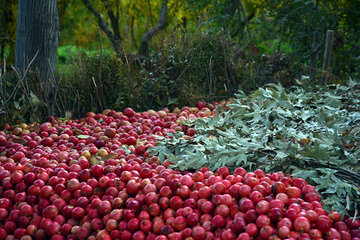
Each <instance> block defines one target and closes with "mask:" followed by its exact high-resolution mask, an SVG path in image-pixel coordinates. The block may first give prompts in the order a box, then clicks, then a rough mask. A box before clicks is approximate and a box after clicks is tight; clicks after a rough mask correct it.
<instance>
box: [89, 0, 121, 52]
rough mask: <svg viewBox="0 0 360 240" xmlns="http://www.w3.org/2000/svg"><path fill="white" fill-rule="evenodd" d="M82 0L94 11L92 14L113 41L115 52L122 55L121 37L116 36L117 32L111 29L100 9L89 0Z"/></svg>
mask: <svg viewBox="0 0 360 240" xmlns="http://www.w3.org/2000/svg"><path fill="white" fill-rule="evenodd" d="M82 2H83V3H84V5H85V6H86V7H87V9H88V10H89V11H90V12H92V14H94V16H95V17H96V18H97V20H98V24H99V27H100V28H101V30H103V31H104V32H105V34H106V36H107V37H108V38H109V39H110V41H111V43H112V45H113V47H114V50H115V52H116V53H117V54H118V55H119V56H121V55H122V44H121V39H120V38H119V37H120V36H116V34H114V33H113V32H112V31H111V30H110V28H109V26H108V24H107V23H106V22H105V21H104V19H103V18H102V17H101V15H100V13H99V12H98V11H96V9H95V8H94V7H93V6H92V5H91V3H90V2H89V1H88V0H82ZM109 17H110V16H109ZM119 35H120V34H119Z"/></svg>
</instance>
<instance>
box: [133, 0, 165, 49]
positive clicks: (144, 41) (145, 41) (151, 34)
mask: <svg viewBox="0 0 360 240" xmlns="http://www.w3.org/2000/svg"><path fill="white" fill-rule="evenodd" d="M167 3H168V0H163V1H162V2H161V8H160V16H159V22H158V24H157V25H156V26H155V27H153V28H152V29H150V30H149V31H147V32H146V33H144V35H143V36H142V38H141V42H140V50H139V54H140V55H142V56H148V54H149V41H150V40H151V39H152V38H153V37H154V36H155V35H156V34H158V33H159V32H160V31H161V30H163V29H164V28H165V27H166V26H167V22H166V15H167Z"/></svg>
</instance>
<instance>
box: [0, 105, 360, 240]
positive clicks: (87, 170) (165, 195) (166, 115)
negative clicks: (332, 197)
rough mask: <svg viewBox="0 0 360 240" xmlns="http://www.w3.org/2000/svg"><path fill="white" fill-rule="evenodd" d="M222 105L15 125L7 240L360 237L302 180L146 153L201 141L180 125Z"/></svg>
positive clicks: (3, 196)
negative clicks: (171, 141) (180, 138)
mask: <svg viewBox="0 0 360 240" xmlns="http://www.w3.org/2000/svg"><path fill="white" fill-rule="evenodd" d="M218 104H220V105H225V104H226V102H221V103H214V104H210V105H205V103H204V102H199V103H198V104H197V107H196V108H189V107H184V108H182V109H176V110H175V111H174V112H172V113H171V112H169V111H168V110H167V109H164V110H161V111H157V112H155V111H153V110H149V111H147V112H143V113H135V112H134V111H133V110H132V109H131V108H127V109H125V110H124V112H116V111H112V110H105V111H104V112H103V113H102V114H94V113H88V114H86V117H85V118H83V119H80V120H67V121H62V120H60V119H55V118H54V117H49V118H48V122H46V123H43V124H36V123H35V124H31V125H26V124H20V125H19V126H16V127H14V126H8V125H7V126H6V131H0V181H1V185H0V240H2V239H6V240H10V239H22V240H27V239H54V240H61V239H122V240H130V239H132V240H143V239H148V240H153V239H154V240H166V239H169V240H178V239H187V240H192V239H194V240H201V239H207V240H210V239H217V240H220V239H221V240H230V239H238V240H246V239H259V240H260V239H273V240H275V239H301V240H305V239H343V240H347V239H356V240H358V239H360V220H359V219H353V218H348V217H344V218H341V216H340V214H339V213H338V212H334V211H332V212H330V213H328V212H326V211H325V210H324V209H323V208H322V204H321V202H320V198H319V196H318V194H317V193H316V192H315V188H314V187H313V186H311V185H309V184H307V182H306V181H305V180H303V179H300V178H292V177H291V176H289V175H285V174H284V173H282V172H277V173H272V174H264V172H263V171H262V170H259V169H258V170H256V171H254V172H246V171H245V170H244V169H243V168H241V167H239V168H237V169H236V170H235V171H234V173H233V174H230V172H229V170H228V169H227V168H226V167H222V168H219V169H218V170H217V171H216V172H212V171H210V170H209V169H208V168H206V167H203V168H202V169H200V171H198V172H179V171H176V170H173V169H168V168H167V167H168V165H169V163H168V162H166V161H165V162H164V163H163V164H160V161H159V158H157V157H149V156H148V155H149V152H148V149H149V148H151V147H153V146H154V145H155V144H156V139H157V137H156V136H166V133H167V132H175V131H183V132H184V133H185V134H186V135H187V136H188V137H191V136H193V135H194V134H195V130H194V129H193V128H189V127H187V126H185V125H182V124H181V121H184V120H186V119H189V118H190V119H193V118H196V117H211V116H212V115H213V113H214V106H216V105H218ZM5 132H6V133H5ZM123 146H126V148H127V149H129V150H130V153H129V152H127V151H126V149H124V148H123Z"/></svg>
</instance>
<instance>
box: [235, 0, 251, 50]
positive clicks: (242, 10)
mask: <svg viewBox="0 0 360 240" xmlns="http://www.w3.org/2000/svg"><path fill="white" fill-rule="evenodd" d="M239 5H240V7H241V12H242V15H243V17H244V21H245V25H246V29H247V32H248V34H249V38H250V42H251V44H254V43H253V40H252V36H251V32H250V27H249V22H248V20H247V17H246V14H245V9H244V6H243V4H242V2H241V0H239ZM238 7H239V6H238Z"/></svg>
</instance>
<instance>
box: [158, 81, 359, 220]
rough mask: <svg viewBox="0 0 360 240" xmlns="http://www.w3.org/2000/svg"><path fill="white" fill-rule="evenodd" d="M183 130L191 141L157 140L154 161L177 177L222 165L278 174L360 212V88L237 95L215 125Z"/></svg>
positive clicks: (202, 121) (206, 122) (274, 89)
mask: <svg viewBox="0 0 360 240" xmlns="http://www.w3.org/2000/svg"><path fill="white" fill-rule="evenodd" d="M185 124H188V125H191V126H194V128H195V129H196V131H197V134H196V136H195V137H194V138H191V139H186V138H184V137H183V136H182V135H181V134H180V133H177V134H174V135H172V136H171V138H166V139H163V141H160V142H159V143H158V145H157V146H156V147H154V148H153V152H152V155H158V156H159V157H160V159H161V160H164V159H167V160H169V161H170V162H173V163H175V165H174V166H175V167H177V168H179V169H180V170H190V169H199V168H200V167H202V166H208V167H209V168H211V169H212V170H214V169H217V168H219V167H221V166H225V165H226V166H228V167H230V168H235V167H238V166H241V167H244V168H246V169H248V170H254V169H256V168H260V169H263V170H264V171H266V172H275V171H284V172H286V173H290V174H291V175H292V176H297V177H301V178H304V179H306V180H307V181H308V182H309V183H311V184H313V185H315V186H316V187H317V190H318V191H319V192H320V193H321V194H322V196H323V197H324V199H323V202H324V204H325V207H327V208H328V210H329V209H330V208H332V209H334V210H337V211H340V212H341V213H345V212H351V213H352V214H355V215H356V214H357V209H358V208H359V206H360V189H359V187H360V173H359V172H360V147H359V144H360V85H359V84H357V83H356V82H352V81H350V82H349V84H348V85H347V86H341V85H331V86H328V87H327V88H326V89H312V88H305V87H301V86H297V87H293V88H291V89H284V88H283V87H281V86H280V85H275V84H270V85H267V86H266V87H264V88H260V89H258V90H257V91H255V92H254V93H252V94H251V95H249V96H246V95H245V94H244V93H242V92H240V93H238V94H237V95H236V97H235V98H234V99H233V101H232V104H229V105H228V106H227V109H219V110H218V112H217V114H216V115H215V116H214V118H212V119H210V118H208V119H206V118H199V119H197V120H195V121H192V122H187V123H185Z"/></svg>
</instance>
